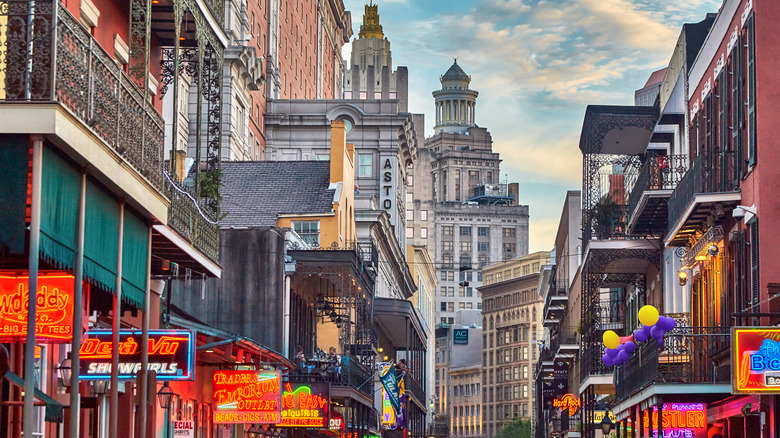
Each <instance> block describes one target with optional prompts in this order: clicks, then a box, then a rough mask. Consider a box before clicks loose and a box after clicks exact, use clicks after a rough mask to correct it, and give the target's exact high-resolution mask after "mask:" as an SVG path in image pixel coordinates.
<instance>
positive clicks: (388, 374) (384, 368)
mask: <svg viewBox="0 0 780 438" xmlns="http://www.w3.org/2000/svg"><path fill="white" fill-rule="evenodd" d="M379 381H380V382H381V383H382V387H383V388H384V389H385V391H387V397H388V398H389V400H390V404H392V405H393V409H395V413H396V414H399V413H400V412H401V400H400V392H399V388H398V377H397V376H396V374H395V367H394V366H393V363H392V362H382V363H380V364H379Z"/></svg>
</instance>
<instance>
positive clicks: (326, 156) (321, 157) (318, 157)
mask: <svg viewBox="0 0 780 438" xmlns="http://www.w3.org/2000/svg"><path fill="white" fill-rule="evenodd" d="M314 159H315V160H317V161H328V160H330V155H329V154H316V155H315V156H314Z"/></svg>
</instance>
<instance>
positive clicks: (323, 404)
mask: <svg viewBox="0 0 780 438" xmlns="http://www.w3.org/2000/svg"><path fill="white" fill-rule="evenodd" d="M329 408H330V384H328V383H327V382H312V383H285V384H284V394H283V395H282V422H281V423H279V426H283V427H309V428H321V429H327V428H328V427H329V422H330V418H329V417H330V415H329V410H330V409H329Z"/></svg>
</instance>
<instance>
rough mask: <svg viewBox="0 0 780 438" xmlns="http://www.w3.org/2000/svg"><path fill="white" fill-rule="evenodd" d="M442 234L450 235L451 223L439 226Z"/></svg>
mask: <svg viewBox="0 0 780 438" xmlns="http://www.w3.org/2000/svg"><path fill="white" fill-rule="evenodd" d="M441 234H442V236H452V225H445V226H443V227H441Z"/></svg>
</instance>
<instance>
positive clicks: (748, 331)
mask: <svg viewBox="0 0 780 438" xmlns="http://www.w3.org/2000/svg"><path fill="white" fill-rule="evenodd" d="M731 342H732V344H733V345H732V348H731V354H732V356H731V360H732V363H731V373H732V379H731V382H732V383H731V385H732V392H733V393H735V394H736V393H747V394H759V393H760V394H765V393H780V328H777V327H772V328H769V327H734V328H732V329H731Z"/></svg>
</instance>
